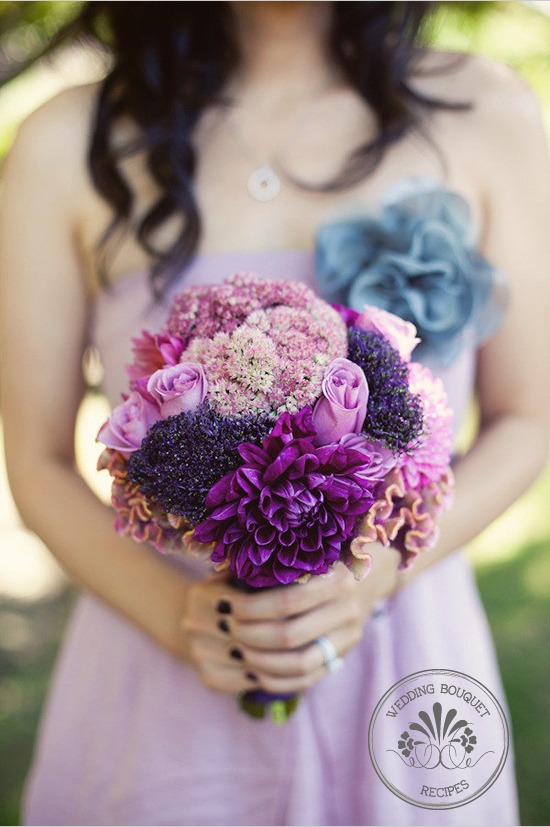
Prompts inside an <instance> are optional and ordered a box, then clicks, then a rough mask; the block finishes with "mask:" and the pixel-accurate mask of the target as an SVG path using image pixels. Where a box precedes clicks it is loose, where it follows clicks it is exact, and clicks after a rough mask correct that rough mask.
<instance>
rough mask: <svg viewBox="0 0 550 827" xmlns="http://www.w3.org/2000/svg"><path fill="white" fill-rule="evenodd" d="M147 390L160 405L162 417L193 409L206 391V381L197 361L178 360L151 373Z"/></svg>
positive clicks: (166, 417) (199, 402) (165, 417)
mask: <svg viewBox="0 0 550 827" xmlns="http://www.w3.org/2000/svg"><path fill="white" fill-rule="evenodd" d="M147 391H148V392H149V394H150V395H151V396H152V397H153V399H155V400H156V401H157V402H158V404H159V406H160V415H161V417H162V419H168V417H169V416H175V415H176V414H180V413H187V412H189V411H194V410H195V408H198V406H199V405H200V404H201V402H202V401H203V399H204V397H205V396H206V393H207V391H208V381H207V379H206V376H205V375H204V370H203V367H202V365H200V364H199V363H198V362H180V364H178V365H172V366H171V367H168V368H161V370H157V371H155V372H154V373H153V375H152V376H151V378H150V379H149V381H148V382H147Z"/></svg>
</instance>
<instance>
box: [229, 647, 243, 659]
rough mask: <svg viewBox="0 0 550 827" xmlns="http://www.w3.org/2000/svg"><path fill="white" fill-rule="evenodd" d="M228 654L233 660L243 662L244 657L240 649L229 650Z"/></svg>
mask: <svg viewBox="0 0 550 827" xmlns="http://www.w3.org/2000/svg"><path fill="white" fill-rule="evenodd" d="M229 654H230V655H231V657H232V658H235V660H244V655H243V653H242V652H241V650H240V649H231V650H230V652H229Z"/></svg>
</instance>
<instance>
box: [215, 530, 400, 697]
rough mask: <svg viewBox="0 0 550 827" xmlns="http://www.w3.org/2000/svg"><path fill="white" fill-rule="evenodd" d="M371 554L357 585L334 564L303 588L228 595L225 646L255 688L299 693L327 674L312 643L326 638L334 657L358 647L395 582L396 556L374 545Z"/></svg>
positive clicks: (321, 659)
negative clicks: (234, 650)
mask: <svg viewBox="0 0 550 827" xmlns="http://www.w3.org/2000/svg"><path fill="white" fill-rule="evenodd" d="M371 553H372V558H373V565H372V568H371V571H370V573H369V574H368V576H367V577H366V578H365V579H364V580H362V581H356V580H355V579H354V578H353V575H352V574H351V573H350V572H349V571H348V569H347V568H346V567H345V566H344V565H343V564H342V563H337V564H336V565H335V566H334V569H333V571H332V573H331V574H329V575H328V576H325V577H323V576H319V577H312V578H311V579H310V580H308V581H307V582H306V583H295V584H293V585H291V586H286V587H284V588H275V589H268V590H265V591H264V590H259V591H258V593H257V594H252V595H251V594H249V593H244V592H243V593H238V594H235V593H234V592H233V593H232V595H231V613H230V614H229V615H226V616H225V619H226V621H227V627H228V631H227V636H228V642H230V643H231V645H232V646H233V648H237V649H238V650H239V652H240V654H241V655H242V666H243V669H244V670H246V672H247V673H252V674H254V675H256V676H257V679H258V680H257V683H256V684H255V685H256V686H258V687H261V688H263V689H265V690H266V691H268V692H273V693H287V692H288V693H293V692H301V691H303V690H304V689H307V688H308V687H309V686H311V685H312V684H314V683H316V682H317V681H318V680H320V679H321V678H322V677H323V676H324V675H326V674H327V667H326V665H325V660H324V655H323V652H322V649H321V647H320V646H319V645H318V644H316V643H315V641H316V639H317V638H319V637H321V636H324V637H326V638H328V640H329V641H330V642H331V643H332V645H333V646H334V648H335V650H336V654H337V656H338V657H343V656H344V655H345V654H346V653H347V652H348V651H349V649H351V648H352V647H353V646H355V645H356V644H357V643H358V642H359V640H360V639H361V637H362V634H363V630H364V626H365V621H366V620H367V618H368V617H369V616H370V614H371V612H372V609H373V606H374V605H375V604H376V602H377V601H378V600H380V599H381V598H384V597H387V596H389V595H390V594H391V593H392V592H393V591H394V589H395V587H396V582H397V565H398V563H399V553H398V552H397V551H395V550H394V549H392V548H383V547H382V546H381V545H379V544H378V543H373V544H372V552H371Z"/></svg>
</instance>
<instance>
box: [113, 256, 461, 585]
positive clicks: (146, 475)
mask: <svg viewBox="0 0 550 827" xmlns="http://www.w3.org/2000/svg"><path fill="white" fill-rule="evenodd" d="M415 334H416V330H415V328H414V326H413V325H412V324H410V323H408V322H404V321H403V320H402V319H399V318H398V317H397V316H394V315H392V314H390V313H387V312H385V311H383V310H380V309H378V308H376V307H371V306H366V307H365V309H364V311H363V312H362V313H357V312H355V311H352V310H349V309H347V308H343V307H340V306H331V305H329V304H328V303H327V302H325V301H323V300H322V299H320V298H317V297H316V296H315V294H314V293H313V292H312V291H311V290H310V289H309V288H308V287H306V286H305V285H304V284H301V283H297V282H291V281H274V280H265V279H261V278H259V277H257V276H254V275H250V274H246V273H243V272H239V273H237V274H235V275H232V276H230V277H228V278H227V279H226V280H225V281H224V282H223V283H222V284H218V285H215V286H207V287H205V286H201V287H188V288H186V289H184V290H183V291H182V292H181V293H180V294H179V295H177V296H176V297H175V299H174V301H173V304H172V307H171V310H170V313H169V317H168V320H167V323H166V329H165V330H164V331H162V332H161V333H158V334H153V333H150V332H148V331H145V330H144V331H142V334H141V336H140V337H139V338H136V339H134V340H133V345H134V348H133V350H134V362H133V364H132V365H130V366H129V367H128V373H129V376H130V393H129V395H123V397H124V401H123V403H122V404H121V405H119V406H118V407H117V408H115V410H114V411H113V413H112V414H111V416H110V417H109V419H108V421H107V422H106V423H105V425H104V426H103V427H102V428H101V430H100V432H99V435H98V441H100V442H101V443H103V444H104V445H105V446H106V449H105V451H104V452H103V453H102V455H101V458H100V461H99V467H101V468H107V469H108V470H109V472H110V473H111V475H112V477H113V483H112V501H113V505H114V508H115V511H116V523H115V527H116V529H117V530H118V531H119V532H120V533H122V534H127V535H130V536H132V537H133V538H134V539H136V540H138V541H139V542H143V541H149V542H151V543H153V544H154V545H155V547H156V548H157V549H158V550H159V551H162V552H166V551H170V552H174V551H175V552H177V551H178V550H181V551H184V550H185V545H186V544H185V542H184V537H185V536H186V535H187V538H189V537H190V536H191V535H190V534H189V533H188V532H193V534H192V536H193V539H194V540H197V541H199V542H202V543H205V544H209V549H210V551H209V556H210V559H211V560H212V562H213V563H215V568H216V570H218V571H221V570H225V569H228V570H229V571H230V573H231V574H232V575H233V577H234V578H235V579H237V580H238V581H240V582H241V583H243V582H244V583H245V584H247V585H248V586H250V587H269V586H276V585H281V584H283V585H286V584H289V583H292V582H293V581H296V580H303V579H306V578H308V577H309V576H311V575H321V574H325V573H326V572H327V571H328V570H329V568H330V566H331V565H332V564H334V563H335V562H336V561H337V560H341V561H343V562H344V563H345V564H346V565H347V566H348V567H349V568H350V569H351V571H352V572H353V574H354V575H355V576H356V577H357V578H361V577H364V576H365V575H366V574H367V573H368V570H369V567H370V559H371V558H370V554H369V546H370V543H371V542H373V541H375V540H378V541H380V542H382V543H383V544H384V545H388V544H390V543H391V544H392V545H393V546H394V547H396V548H397V549H399V551H400V552H401V555H402V563H401V565H402V567H404V568H406V567H408V566H409V565H410V564H411V563H412V561H413V560H414V558H415V556H416V555H417V554H418V552H420V551H421V550H423V549H427V548H430V547H432V546H433V545H434V544H435V542H436V540H437V515H438V514H439V512H440V511H441V510H442V509H443V508H446V507H448V506H449V505H450V502H451V499H452V474H451V471H450V468H449V461H450V453H451V445H452V430H451V417H452V414H451V412H450V410H449V408H448V405H447V399H446V395H445V392H444V389H443V385H442V383H441V381H440V380H436V379H434V378H433V377H432V375H431V373H430V371H429V370H428V369H427V368H424V367H422V366H421V365H420V364H419V363H417V362H413V361H411V353H412V350H413V348H414V347H415V345H416V344H417V342H418V341H419V340H418V339H417V338H415Z"/></svg>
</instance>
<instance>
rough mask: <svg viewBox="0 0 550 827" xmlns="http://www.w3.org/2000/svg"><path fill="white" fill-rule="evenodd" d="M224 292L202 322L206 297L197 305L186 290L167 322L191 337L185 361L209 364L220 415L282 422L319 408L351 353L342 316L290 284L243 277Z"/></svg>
mask: <svg viewBox="0 0 550 827" xmlns="http://www.w3.org/2000/svg"><path fill="white" fill-rule="evenodd" d="M219 292H220V293H221V294H222V295H223V301H221V300H220V301H219V302H217V303H216V302H214V301H213V300H212V299H211V298H210V299H209V302H208V307H210V308H211V307H212V306H214V307H215V310H216V312H217V314H218V315H216V316H215V317H214V318H213V319H210V320H208V319H207V318H203V316H202V314H203V312H205V311H204V310H203V308H202V307H201V302H200V297H199V298H198V299H197V297H196V296H195V297H194V298H195V299H196V303H195V305H193V301H192V299H193V297H190V296H187V295H186V294H185V291H184V294H185V295H184V294H182V296H183V298H181V297H178V298H177V299H176V301H175V307H177V308H178V309H177V311H176V310H173V311H172V314H171V316H170V320H169V325H170V324H171V325H172V328H171V329H172V330H173V331H174V330H179V329H183V330H184V331H186V334H187V335H188V336H190V339H189V342H188V345H187V349H186V350H185V351H184V353H183V354H182V357H181V358H182V359H188V360H189V361H193V362H200V363H201V364H202V365H203V367H204V371H205V374H206V376H207V377H208V382H209V394H208V396H209V400H210V401H211V403H212V404H213V405H214V406H215V408H216V409H217V410H219V411H220V413H223V414H225V415H227V416H235V415H237V414H244V413H247V412H249V411H252V410H258V411H265V412H266V413H268V414H273V415H277V416H280V415H281V414H282V413H284V412H285V411H288V412H289V413H296V412H297V411H299V410H300V409H301V408H303V407H304V406H305V405H312V404H314V403H315V402H316V400H317V399H318V398H319V396H320V394H321V386H322V383H323V378H324V372H325V368H326V367H327V366H328V365H329V364H330V363H331V362H332V361H333V360H334V359H336V358H338V357H344V356H345V355H346V353H347V335H346V326H345V324H344V323H343V321H342V319H341V318H340V315H339V314H338V313H337V312H336V311H335V310H334V309H333V308H332V307H330V305H327V304H326V302H324V301H322V300H321V299H318V298H316V296H315V295H314V293H313V292H312V291H311V290H309V289H308V288H307V287H305V285H302V284H293V283H292V282H276V281H273V282H265V281H262V280H261V279H257V278H254V277H253V276H246V277H245V275H244V274H237V275H236V276H234V277H233V278H232V279H230V280H229V284H228V285H227V284H225V285H222V286H221V287H220V288H219ZM180 299H181V301H180ZM230 299H232V301H233V304H231V301H230ZM284 302H286V303H284ZM291 302H292V304H291ZM261 304H263V305H264V306H260V305H261ZM182 307H185V313H183V312H182ZM193 310H194V312H195V313H196V318H197V322H196V324H195V326H193V325H192V323H191V319H190V314H191V313H192V311H193ZM231 313H233V314H234V315H233V316H232V315H231ZM236 318H237V319H240V320H241V323H240V325H239V326H236V323H235V319H236ZM212 331H215V332H212ZM198 333H201V334H202V333H204V334H205V335H198ZM180 335H181V334H180Z"/></svg>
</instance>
